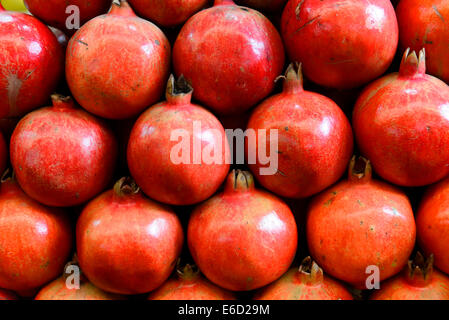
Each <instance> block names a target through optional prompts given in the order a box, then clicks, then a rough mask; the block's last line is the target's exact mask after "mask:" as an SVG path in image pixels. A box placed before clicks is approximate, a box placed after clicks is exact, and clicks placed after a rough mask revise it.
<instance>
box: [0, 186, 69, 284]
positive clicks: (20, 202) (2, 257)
mask: <svg viewBox="0 0 449 320" xmlns="http://www.w3.org/2000/svg"><path fill="white" fill-rule="evenodd" d="M71 246H72V230H71V227H70V223H69V220H68V218H67V216H66V215H65V213H64V212H62V211H60V210H59V209H56V208H48V207H45V206H43V205H41V204H39V203H38V202H36V201H34V200H32V199H31V198H29V197H28V196H27V195H26V194H25V193H24V192H23V191H22V190H21V189H20V187H19V185H18V184H17V183H16V182H15V181H14V180H11V179H7V180H6V181H3V182H2V183H1V186H0V266H1V268H0V287H1V288H5V289H9V290H13V291H29V290H32V289H35V288H37V287H40V286H41V285H43V284H45V283H47V282H48V281H50V280H53V279H54V278H56V277H57V276H58V275H59V274H61V272H62V270H63V268H64V264H65V263H66V261H67V258H68V257H69V253H70V249H71Z"/></svg>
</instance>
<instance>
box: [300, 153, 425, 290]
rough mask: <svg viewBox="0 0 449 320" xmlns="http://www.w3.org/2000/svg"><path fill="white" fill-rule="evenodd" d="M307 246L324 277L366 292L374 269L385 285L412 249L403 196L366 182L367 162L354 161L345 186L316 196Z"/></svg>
mask: <svg viewBox="0 0 449 320" xmlns="http://www.w3.org/2000/svg"><path fill="white" fill-rule="evenodd" d="M306 233H307V243H308V245H309V250H310V253H311V255H312V257H313V258H314V260H315V261H316V262H317V263H318V264H319V265H320V266H321V267H322V268H323V269H324V271H325V272H326V273H328V274H329V275H331V276H333V277H335V278H337V279H339V280H342V281H345V282H348V283H350V284H352V285H354V286H355V287H356V288H359V289H360V288H363V289H364V288H365V287H366V286H365V284H366V283H365V281H366V280H367V278H368V277H369V275H370V273H369V272H367V270H368V269H367V267H369V266H377V267H378V268H379V270H380V273H379V278H380V280H384V279H386V278H389V277H391V276H393V275H395V274H397V273H398V272H399V271H401V269H402V268H403V267H404V265H405V264H406V263H407V259H408V257H409V256H410V253H411V252H412V250H413V247H414V245H415V233H416V230H415V220H414V217H413V211H412V208H411V205H410V202H409V200H408V198H407V196H406V195H405V194H404V193H403V192H402V191H401V190H399V189H397V188H396V187H393V186H391V185H389V184H386V183H384V182H381V181H376V180H372V179H371V165H370V163H369V161H368V160H366V159H364V158H359V159H358V161H356V158H355V157H354V158H353V159H352V160H351V162H350V165H349V178H348V180H346V181H342V182H339V183H338V184H336V185H334V186H332V187H330V188H329V189H327V190H325V191H323V192H322V193H320V194H319V195H317V196H315V197H314V198H313V199H312V201H311V203H310V205H309V210H308V213H307V222H306Z"/></svg>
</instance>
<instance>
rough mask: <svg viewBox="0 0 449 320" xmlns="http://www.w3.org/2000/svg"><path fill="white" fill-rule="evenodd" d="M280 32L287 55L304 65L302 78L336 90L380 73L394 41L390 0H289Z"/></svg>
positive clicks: (394, 23)
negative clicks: (304, 77)
mask: <svg viewBox="0 0 449 320" xmlns="http://www.w3.org/2000/svg"><path fill="white" fill-rule="evenodd" d="M281 32H282V37H283V39H284V43H285V47H286V49H287V53H288V55H289V57H290V59H291V60H292V61H301V62H302V63H303V65H304V74H305V75H306V77H307V78H309V79H310V80H312V81H313V82H315V83H317V84H320V85H322V86H326V87H331V88H339V89H349V88H355V87H358V86H361V85H363V84H365V83H367V82H369V81H371V80H374V79H376V78H377V77H379V76H380V75H382V74H383V73H384V72H385V71H386V70H387V68H388V67H389V65H390V64H391V62H392V61H393V58H394V55H395V53H396V47H397V44H398V24H397V21H396V15H395V12H394V8H393V6H392V4H391V2H390V0H352V1H341V0H328V1H322V0H291V1H289V2H288V3H287V5H286V6H285V9H284V12H283V14H282V21H281ZM373 52H375V54H373Z"/></svg>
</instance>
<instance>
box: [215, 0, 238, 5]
mask: <svg viewBox="0 0 449 320" xmlns="http://www.w3.org/2000/svg"><path fill="white" fill-rule="evenodd" d="M226 5H235V2H234V1H233V0H215V1H214V7H215V6H226Z"/></svg>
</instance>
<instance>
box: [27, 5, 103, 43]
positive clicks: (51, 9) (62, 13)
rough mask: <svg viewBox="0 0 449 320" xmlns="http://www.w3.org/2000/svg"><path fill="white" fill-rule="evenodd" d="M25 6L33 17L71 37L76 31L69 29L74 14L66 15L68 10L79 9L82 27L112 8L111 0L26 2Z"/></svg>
mask: <svg viewBox="0 0 449 320" xmlns="http://www.w3.org/2000/svg"><path fill="white" fill-rule="evenodd" d="M24 3H25V6H26V7H27V8H28V11H30V12H31V13H32V14H33V16H36V17H37V18H39V19H40V20H42V21H43V22H45V23H46V24H48V25H50V26H52V27H55V28H58V29H60V30H63V31H64V32H66V33H67V34H69V35H71V34H73V33H75V32H76V31H77V30H76V29H67V27H66V20H67V19H68V18H69V16H71V15H72V14H73V13H72V12H70V13H66V8H67V7H68V6H71V5H75V6H77V7H78V8H79V13H80V25H83V24H84V23H86V22H87V21H89V20H90V19H92V18H95V17H96V16H99V15H101V14H104V13H106V12H107V11H108V10H109V8H110V7H111V3H112V1H111V0H24Z"/></svg>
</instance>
